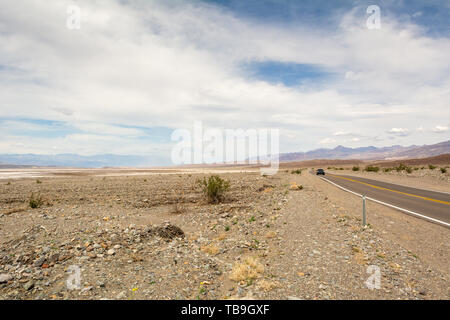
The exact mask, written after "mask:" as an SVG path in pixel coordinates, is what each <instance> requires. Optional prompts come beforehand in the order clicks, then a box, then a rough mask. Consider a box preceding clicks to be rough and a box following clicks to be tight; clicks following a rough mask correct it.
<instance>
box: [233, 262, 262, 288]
mask: <svg viewBox="0 0 450 320" xmlns="http://www.w3.org/2000/svg"><path fill="white" fill-rule="evenodd" d="M263 272H264V266H263V265H262V264H261V263H260V262H259V261H258V259H256V258H254V257H247V258H245V259H244V261H243V262H242V263H236V264H235V265H234V267H233V270H232V271H231V274H230V279H231V280H233V281H238V282H239V281H245V280H252V279H256V278H259V277H260V276H261V274H262V273H263Z"/></svg>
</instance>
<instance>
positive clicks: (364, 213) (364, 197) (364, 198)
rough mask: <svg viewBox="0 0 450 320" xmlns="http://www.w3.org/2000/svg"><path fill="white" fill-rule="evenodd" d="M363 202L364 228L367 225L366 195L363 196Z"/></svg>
mask: <svg viewBox="0 0 450 320" xmlns="http://www.w3.org/2000/svg"><path fill="white" fill-rule="evenodd" d="M362 200H363V226H364V227H365V226H366V225H367V223H366V196H365V195H363V196H362Z"/></svg>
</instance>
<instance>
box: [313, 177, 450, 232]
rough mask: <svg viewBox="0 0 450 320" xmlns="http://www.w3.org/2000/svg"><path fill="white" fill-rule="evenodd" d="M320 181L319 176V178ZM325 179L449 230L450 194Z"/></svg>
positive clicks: (357, 180)
mask: <svg viewBox="0 0 450 320" xmlns="http://www.w3.org/2000/svg"><path fill="white" fill-rule="evenodd" d="M321 177H322V176H321ZM324 179H326V180H328V181H330V182H332V183H334V184H336V185H338V186H340V187H342V188H345V189H347V190H350V191H352V192H354V193H357V194H360V195H365V196H366V197H367V198H369V200H377V201H378V202H380V203H383V204H386V205H390V206H391V207H396V208H397V209H400V210H402V209H403V210H402V211H404V212H407V213H409V214H412V215H415V216H418V217H420V218H424V219H426V220H429V221H433V222H436V223H439V224H441V225H444V226H446V227H450V194H448V193H443V192H436V191H429V190H422V189H417V188H411V187H406V186H401V185H397V184H392V183H387V182H382V181H377V180H372V179H366V178H360V177H354V176H346V175H336V174H329V173H328V174H326V175H325V176H324Z"/></svg>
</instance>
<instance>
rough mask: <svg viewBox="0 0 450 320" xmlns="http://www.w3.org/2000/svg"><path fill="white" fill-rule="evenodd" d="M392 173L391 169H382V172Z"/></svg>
mask: <svg viewBox="0 0 450 320" xmlns="http://www.w3.org/2000/svg"><path fill="white" fill-rule="evenodd" d="M391 171H392V168H384V169H383V172H391Z"/></svg>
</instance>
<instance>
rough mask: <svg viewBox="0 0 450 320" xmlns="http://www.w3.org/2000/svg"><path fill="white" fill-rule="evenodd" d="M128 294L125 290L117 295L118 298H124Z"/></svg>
mask: <svg viewBox="0 0 450 320" xmlns="http://www.w3.org/2000/svg"><path fill="white" fill-rule="evenodd" d="M126 296H127V294H126V292H125V291H122V292H121V293H119V294H118V295H117V296H116V299H124V298H125V297H126Z"/></svg>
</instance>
